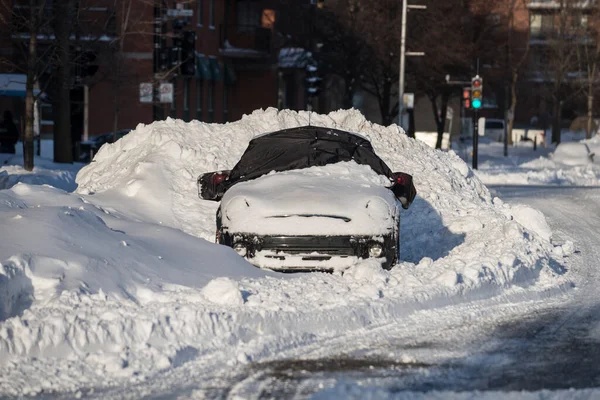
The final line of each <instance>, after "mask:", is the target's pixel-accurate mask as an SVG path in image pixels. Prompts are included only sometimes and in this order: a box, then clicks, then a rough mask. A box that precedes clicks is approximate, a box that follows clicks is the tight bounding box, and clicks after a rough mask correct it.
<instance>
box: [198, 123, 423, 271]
mask: <svg viewBox="0 0 600 400" xmlns="http://www.w3.org/2000/svg"><path fill="white" fill-rule="evenodd" d="M198 190H199V196H200V197H201V198H202V199H204V200H213V201H221V205H220V207H219V209H218V211H217V216H216V222H217V233H216V242H217V243H220V244H223V245H226V246H229V247H232V248H233V249H234V250H235V251H236V252H237V253H238V254H239V255H240V256H242V257H244V258H246V259H247V260H248V261H249V262H250V263H252V264H254V265H255V266H258V267H260V268H267V269H272V270H276V271H286V272H289V271H315V270H316V271H333V270H335V269H339V268H345V267H348V266H350V265H352V264H354V263H355V262H356V261H357V260H358V259H366V258H372V259H377V260H378V261H380V262H381V263H382V266H383V268H386V269H390V268H392V267H393V266H394V265H395V264H396V262H397V258H398V252H399V224H400V207H399V206H401V207H403V208H408V206H409V205H410V203H411V202H412V201H413V199H414V197H415V195H416V190H415V188H414V186H413V183H412V177H411V176H410V175H408V174H405V173H402V172H396V173H393V172H392V171H391V170H390V169H389V168H388V166H387V165H386V164H385V163H384V162H383V161H382V160H381V159H380V158H379V157H378V156H377V155H376V154H375V152H374V151H373V148H372V146H371V143H370V142H369V141H368V140H367V139H366V138H364V137H362V136H360V135H357V134H353V133H350V132H346V131H341V130H337V129H330V128H323V127H315V126H304V127H298V128H290V129H284V130H281V131H277V132H273V133H269V134H266V135H262V136H259V137H256V138H254V139H253V140H252V141H250V143H249V145H248V148H247V149H246V151H245V152H244V154H243V155H242V157H241V159H240V161H239V162H238V163H237V164H236V165H235V167H233V169H232V170H231V171H217V172H209V173H205V174H203V175H201V176H200V177H199V178H198Z"/></svg>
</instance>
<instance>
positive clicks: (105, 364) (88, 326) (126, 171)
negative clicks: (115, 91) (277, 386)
mask: <svg viewBox="0 0 600 400" xmlns="http://www.w3.org/2000/svg"><path fill="white" fill-rule="evenodd" d="M307 122H308V114H307V113H305V112H293V111H281V112H278V111H277V110H275V109H268V110H266V111H262V110H260V111H255V112H254V113H253V114H251V115H247V116H244V117H243V118H242V119H241V120H240V121H237V122H234V123H228V124H225V125H217V124H205V123H200V122H197V121H193V122H191V123H185V122H182V121H174V120H171V119H168V120H167V121H163V122H156V123H153V124H151V125H147V126H145V125H139V126H138V127H137V129H136V130H135V131H133V132H131V133H130V134H128V135H127V136H125V137H124V138H123V139H121V140H119V141H118V142H116V143H114V144H107V145H105V146H103V147H102V148H101V150H100V151H99V152H98V154H97V155H96V157H95V159H94V162H92V163H91V164H90V165H88V166H86V167H84V168H83V169H82V170H81V171H80V172H79V174H78V175H77V183H78V185H79V187H78V189H77V191H76V192H75V193H72V194H71V193H66V192H63V191H61V190H58V189H55V188H52V187H48V186H31V185H26V184H17V185H15V186H13V187H12V188H11V189H8V190H3V191H0V223H1V224H2V227H3V228H4V229H3V232H4V235H2V240H1V241H0V262H1V267H0V396H2V395H19V394H36V393H41V392H48V391H50V392H52V391H73V393H79V394H81V392H79V390H80V389H81V388H83V387H86V388H89V387H97V388H100V387H106V386H114V385H128V386H130V385H132V384H136V383H140V382H144V381H146V380H148V379H155V378H156V376H157V374H161V373H163V372H164V371H168V370H172V369H174V368H178V367H180V366H181V365H183V364H184V363H188V362H195V363H197V365H196V367H195V370H196V371H203V368H204V369H205V370H206V371H212V372H214V371H215V370H219V369H228V370H229V369H231V368H233V367H235V366H236V365H243V364H244V363H247V362H249V361H255V360H259V359H263V358H269V357H276V356H277V354H278V353H279V351H281V350H282V349H285V348H290V347H301V346H303V345H306V344H309V343H311V342H313V341H315V340H319V338H321V339H322V338H326V337H334V336H338V335H340V334H342V333H343V332H346V331H349V330H354V329H359V328H362V327H365V326H373V325H383V324H385V323H386V321H389V320H391V319H396V320H397V319H399V318H402V317H405V316H406V315H408V314H409V313H410V312H411V311H412V310H415V309H421V308H428V307H436V306H442V305H444V304H448V303H451V302H456V301H468V300H469V299H473V298H480V297H482V296H483V297H485V296H488V297H489V296H493V295H495V294H500V293H507V292H518V293H522V292H523V291H527V290H528V291H539V290H544V289H546V288H548V287H549V286H555V285H557V284H559V283H560V282H561V280H562V279H564V278H560V277H558V276H557V275H558V274H559V271H554V270H553V269H552V268H551V267H550V265H551V264H550V262H549V261H550V259H549V254H550V252H551V250H552V245H551V244H550V243H549V242H548V239H550V238H551V232H550V231H549V229H548V226H547V224H546V222H545V219H544V217H543V215H541V214H540V213H538V212H536V211H535V210H533V209H530V208H524V207H522V208H519V209H518V210H513V209H512V208H511V207H509V206H508V205H506V204H503V202H502V201H501V200H500V199H497V198H496V199H492V198H491V196H490V193H489V192H488V190H487V189H486V188H485V187H484V186H483V185H482V184H481V182H480V181H479V179H478V178H477V177H475V176H474V175H473V173H472V171H471V170H470V169H469V167H468V166H467V165H466V164H465V163H464V162H463V161H462V160H461V159H460V158H459V157H458V156H457V155H456V154H454V153H453V152H449V153H444V152H440V151H435V150H433V149H431V148H429V147H428V146H427V145H426V144H424V143H421V142H418V141H415V140H413V139H410V138H408V137H406V136H405V135H404V133H403V132H402V131H401V130H400V129H399V128H398V127H396V126H395V125H393V126H390V127H382V126H379V125H375V124H371V123H370V122H368V121H367V120H365V118H364V117H363V116H362V115H361V114H360V113H359V112H358V111H354V110H351V111H338V112H333V113H331V114H329V115H317V114H313V115H312V117H311V122H312V124H315V125H320V126H328V127H334V128H338V129H343V130H348V131H352V132H358V133H360V134H362V135H364V136H366V137H367V138H369V140H370V141H371V142H372V144H373V147H374V149H375V151H376V153H377V154H378V155H379V156H380V157H381V158H382V159H383V160H384V161H385V162H386V163H387V164H388V165H389V166H390V168H392V170H394V171H404V172H407V173H410V174H412V175H413V176H414V182H415V186H416V187H417V190H418V196H417V199H416V200H415V202H414V203H413V205H412V206H411V208H410V209H409V210H408V211H402V212H401V250H400V260H401V263H400V264H398V265H397V266H396V267H395V268H393V269H392V270H391V271H389V272H388V271H383V270H382V269H381V268H380V266H379V265H378V264H377V263H376V262H373V261H365V262H358V263H357V264H356V265H353V266H352V267H350V268H349V269H348V270H346V271H345V273H344V274H339V273H338V274H321V273H313V274H301V275H282V274H276V273H272V272H268V271H262V270H259V269H256V268H254V267H252V266H251V265H250V264H248V263H247V262H246V261H244V260H243V259H241V258H239V257H237V255H236V254H235V253H234V252H233V251H232V250H231V249H228V248H225V247H222V246H218V245H215V244H214V243H212V242H213V241H214V233H215V211H216V209H217V206H218V204H217V203H214V202H207V201H203V200H200V199H199V198H198V194H197V187H196V178H197V177H198V175H200V174H201V173H203V172H207V171H214V170H221V169H229V168H231V167H233V165H234V164H235V163H236V162H237V161H238V159H239V157H240V156H241V154H242V152H243V151H244V150H245V148H246V146H247V144H248V142H249V141H250V140H251V139H252V138H253V137H254V136H256V135H259V134H263V133H266V132H271V131H275V130H279V129H282V128H289V127H295V126H301V125H305V124H307ZM360 179H361V177H358V176H357V177H356V180H357V181H358V180H360ZM555 253H556V252H555ZM564 253H565V252H562V253H561V254H564ZM88 394H89V393H88ZM99 396H101V394H100V395H99Z"/></svg>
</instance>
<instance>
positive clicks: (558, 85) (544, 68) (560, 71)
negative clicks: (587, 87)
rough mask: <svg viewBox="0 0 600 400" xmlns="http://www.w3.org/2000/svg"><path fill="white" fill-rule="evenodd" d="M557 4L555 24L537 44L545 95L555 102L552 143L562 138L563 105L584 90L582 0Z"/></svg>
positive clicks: (546, 30)
mask: <svg viewBox="0 0 600 400" xmlns="http://www.w3.org/2000/svg"><path fill="white" fill-rule="evenodd" d="M557 3H558V8H557V10H556V14H554V15H553V17H552V18H553V26H552V27H551V28H547V29H544V26H543V24H542V32H541V36H540V37H539V38H538V41H541V42H542V45H540V46H536V50H537V53H533V54H532V55H533V56H536V58H537V62H538V64H537V65H534V68H536V69H538V70H539V71H540V78H541V80H542V81H543V82H544V83H545V84H546V88H545V92H544V93H545V97H546V99H548V100H549V101H550V102H551V104H552V143H560V140H561V116H562V111H563V107H564V105H565V104H566V103H567V102H569V101H571V100H572V99H573V98H574V97H575V96H576V95H578V94H579V93H581V91H582V87H583V86H582V85H581V83H580V81H581V73H580V70H579V68H580V64H579V46H578V45H579V41H580V40H581V35H580V33H581V26H580V25H579V22H578V21H577V16H578V15H580V11H581V9H580V7H579V3H580V1H579V0H557Z"/></svg>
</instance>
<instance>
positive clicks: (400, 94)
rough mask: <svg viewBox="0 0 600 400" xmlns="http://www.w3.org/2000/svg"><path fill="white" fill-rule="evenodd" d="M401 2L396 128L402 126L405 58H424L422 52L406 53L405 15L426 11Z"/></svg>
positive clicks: (406, 1) (422, 7)
mask: <svg viewBox="0 0 600 400" xmlns="http://www.w3.org/2000/svg"><path fill="white" fill-rule="evenodd" d="M400 1H402V28H401V29H402V30H401V36H400V77H399V79H398V126H402V114H403V112H404V99H403V97H404V69H405V59H406V56H424V55H425V53H423V52H408V53H407V52H406V14H407V11H408V9H409V8H411V9H416V10H426V9H427V6H423V5H409V4H407V3H408V0H400Z"/></svg>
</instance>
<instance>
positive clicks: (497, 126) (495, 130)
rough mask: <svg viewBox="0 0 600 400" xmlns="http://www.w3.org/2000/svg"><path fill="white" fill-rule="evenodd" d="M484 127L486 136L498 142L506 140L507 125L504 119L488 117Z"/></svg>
mask: <svg viewBox="0 0 600 400" xmlns="http://www.w3.org/2000/svg"><path fill="white" fill-rule="evenodd" d="M484 127H485V128H484V136H485V137H487V138H489V139H491V140H494V141H497V142H502V141H503V140H504V133H505V132H506V127H505V125H504V120H503V119H494V118H486V119H485V125H484Z"/></svg>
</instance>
